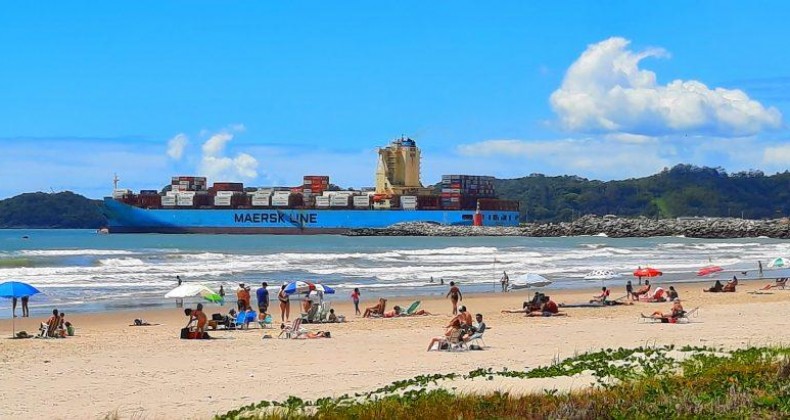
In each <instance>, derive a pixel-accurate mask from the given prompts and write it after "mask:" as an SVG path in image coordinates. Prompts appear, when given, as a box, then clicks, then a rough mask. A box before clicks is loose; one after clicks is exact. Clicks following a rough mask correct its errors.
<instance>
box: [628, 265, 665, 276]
mask: <svg viewBox="0 0 790 420" xmlns="http://www.w3.org/2000/svg"><path fill="white" fill-rule="evenodd" d="M662 274H664V273H662V272H661V271H659V270H656V269H655V268H652V267H645V268H638V269H636V270H634V277H658V276H660V275H662Z"/></svg>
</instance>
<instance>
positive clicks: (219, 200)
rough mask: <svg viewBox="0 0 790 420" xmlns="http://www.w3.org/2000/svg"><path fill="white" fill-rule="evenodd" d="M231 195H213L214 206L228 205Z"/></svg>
mask: <svg viewBox="0 0 790 420" xmlns="http://www.w3.org/2000/svg"><path fill="white" fill-rule="evenodd" d="M231 197H232V196H229V195H226V196H221V195H217V196H214V206H216V207H230V204H231V202H230V200H231Z"/></svg>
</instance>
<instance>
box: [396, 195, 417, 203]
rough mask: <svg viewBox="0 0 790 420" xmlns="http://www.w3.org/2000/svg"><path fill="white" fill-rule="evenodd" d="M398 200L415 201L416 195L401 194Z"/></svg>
mask: <svg viewBox="0 0 790 420" xmlns="http://www.w3.org/2000/svg"><path fill="white" fill-rule="evenodd" d="M400 201H414V202H417V196H416V195H404V196H401V198H400Z"/></svg>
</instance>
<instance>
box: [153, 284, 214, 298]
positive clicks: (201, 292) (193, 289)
mask: <svg viewBox="0 0 790 420" xmlns="http://www.w3.org/2000/svg"><path fill="white" fill-rule="evenodd" d="M193 296H201V297H203V298H204V299H206V300H208V301H210V302H218V301H219V300H221V299H222V298H221V297H220V295H219V294H217V292H215V291H213V290H211V289H209V288H208V287H207V286H204V285H202V284H194V283H189V284H182V285H181V286H178V287H176V288H175V289H173V290H171V291H169V292H167V294H165V297H166V298H168V299H173V298H175V299H184V298H188V297H193Z"/></svg>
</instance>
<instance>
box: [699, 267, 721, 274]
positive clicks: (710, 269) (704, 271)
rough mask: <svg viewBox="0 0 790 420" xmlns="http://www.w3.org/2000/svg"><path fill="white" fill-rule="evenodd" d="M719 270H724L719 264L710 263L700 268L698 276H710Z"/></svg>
mask: <svg viewBox="0 0 790 420" xmlns="http://www.w3.org/2000/svg"><path fill="white" fill-rule="evenodd" d="M719 271H722V268H721V267H719V266H718V265H709V266H707V267H702V268H700V269H699V271H697V276H699V277H704V276H709V275H711V274H713V273H718V272H719Z"/></svg>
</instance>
